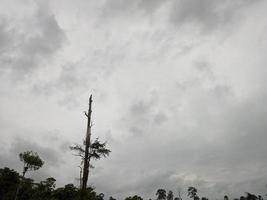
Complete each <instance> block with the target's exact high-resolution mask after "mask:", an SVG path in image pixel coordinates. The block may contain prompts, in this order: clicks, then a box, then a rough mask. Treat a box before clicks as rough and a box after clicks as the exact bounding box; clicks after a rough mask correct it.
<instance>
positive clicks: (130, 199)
mask: <svg viewBox="0 0 267 200" xmlns="http://www.w3.org/2000/svg"><path fill="white" fill-rule="evenodd" d="M125 200H143V198H142V197H140V196H137V195H134V196H129V197H126V198H125Z"/></svg>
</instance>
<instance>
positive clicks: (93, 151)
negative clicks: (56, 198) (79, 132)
mask: <svg viewBox="0 0 267 200" xmlns="http://www.w3.org/2000/svg"><path fill="white" fill-rule="evenodd" d="M92 102H93V100H92V95H90V98H89V108H88V112H84V114H85V116H86V117H87V130H86V136H85V140H84V143H83V146H82V145H78V144H76V145H74V146H71V147H70V149H71V150H74V151H76V153H77V154H76V155H77V156H80V157H81V158H82V165H83V167H81V173H82V181H81V200H84V199H85V196H86V187H87V181H88V176H89V168H90V167H91V168H92V167H93V166H92V165H91V164H90V161H91V159H95V160H98V159H100V158H101V157H106V156H108V155H109V153H110V150H109V149H107V148H106V142H104V143H101V142H100V141H99V140H98V138H96V140H95V141H94V142H93V143H91V128H92V122H91V114H92Z"/></svg>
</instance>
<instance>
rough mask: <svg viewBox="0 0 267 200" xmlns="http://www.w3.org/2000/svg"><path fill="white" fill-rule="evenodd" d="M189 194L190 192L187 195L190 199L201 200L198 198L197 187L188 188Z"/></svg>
mask: <svg viewBox="0 0 267 200" xmlns="http://www.w3.org/2000/svg"><path fill="white" fill-rule="evenodd" d="M187 192H188V194H187V195H188V196H189V197H190V198H193V199H194V200H199V197H198V196H197V189H196V188H195V187H192V186H190V187H188V190H187Z"/></svg>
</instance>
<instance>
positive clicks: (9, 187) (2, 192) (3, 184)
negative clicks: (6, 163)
mask: <svg viewBox="0 0 267 200" xmlns="http://www.w3.org/2000/svg"><path fill="white" fill-rule="evenodd" d="M18 184H19V174H18V173H17V172H16V171H14V170H13V169H12V170H11V169H9V168H7V167H5V168H4V169H0V199H3V200H4V199H13V198H14V194H15V192H16V188H17V185H18Z"/></svg>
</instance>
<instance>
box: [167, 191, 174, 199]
mask: <svg viewBox="0 0 267 200" xmlns="http://www.w3.org/2000/svg"><path fill="white" fill-rule="evenodd" d="M167 200H173V192H172V191H171V190H170V191H169V192H168V195H167Z"/></svg>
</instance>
